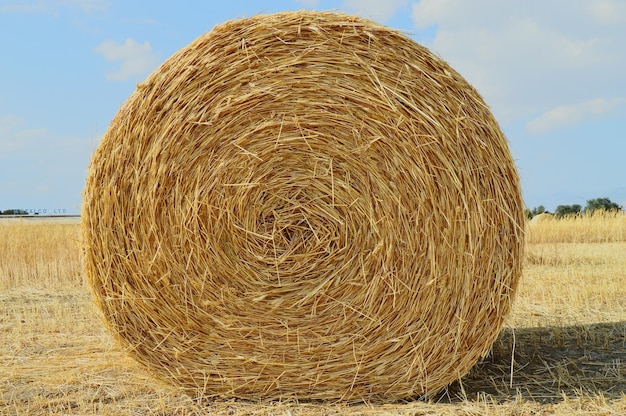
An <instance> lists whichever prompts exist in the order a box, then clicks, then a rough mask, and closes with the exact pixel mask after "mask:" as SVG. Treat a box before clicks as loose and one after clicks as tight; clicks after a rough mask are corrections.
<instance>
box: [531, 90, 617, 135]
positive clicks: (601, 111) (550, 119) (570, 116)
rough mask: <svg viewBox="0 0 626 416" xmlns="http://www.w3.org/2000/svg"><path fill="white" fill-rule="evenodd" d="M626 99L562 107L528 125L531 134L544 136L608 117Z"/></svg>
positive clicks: (603, 100)
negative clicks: (553, 131) (560, 129)
mask: <svg viewBox="0 0 626 416" xmlns="http://www.w3.org/2000/svg"><path fill="white" fill-rule="evenodd" d="M625 102H626V98H594V99H592V100H588V101H584V102H582V103H578V104H572V105H561V106H558V107H555V108H553V109H551V110H548V111H546V112H545V113H543V114H542V115H541V116H539V117H537V118H536V119H534V120H531V121H530V122H528V123H527V124H526V130H528V132H530V133H531V134H543V133H546V132H549V131H552V130H556V129H559V128H563V127H571V126H574V125H577V124H581V123H583V122H585V121H588V120H593V119H597V118H599V117H602V116H604V115H608V114H609V113H610V112H612V111H613V110H614V109H615V108H616V107H617V106H619V105H620V104H623V103H625Z"/></svg>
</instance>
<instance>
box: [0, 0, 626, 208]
mask: <svg viewBox="0 0 626 416" xmlns="http://www.w3.org/2000/svg"><path fill="white" fill-rule="evenodd" d="M299 9H312V10H335V11H343V12H347V13H350V14H358V15H361V16H363V17H368V18H371V19H373V20H375V21H377V22H379V23H382V24H384V25H387V26H389V27H392V28H395V29H399V30H401V31H404V32H406V33H407V34H408V35H409V36H410V37H411V38H412V39H414V40H415V41H417V42H419V43H421V44H422V45H424V46H426V47H428V48H429V49H431V50H432V51H433V52H435V53H436V54H437V55H439V56H441V57H442V58H443V59H444V60H446V61H447V62H448V63H449V64H450V65H452V67H453V68H455V69H456V70H457V71H458V72H460V73H461V75H463V77H465V78H466V79H467V80H468V81H469V82H470V83H471V84H472V85H474V86H475V87H476V88H477V89H478V91H479V92H480V93H481V95H482V96H483V97H484V99H485V101H486V102H487V104H488V105H489V106H490V107H491V109H492V112H493V114H494V115H495V117H496V119H497V120H498V122H499V123H500V126H501V128H502V130H503V131H504V133H505V135H506V136H507V138H508V139H509V142H510V148H511V153H512V155H513V158H514V159H515V162H516V165H517V167H518V171H519V174H520V178H521V181H522V187H523V193H524V200H525V203H526V205H527V206H528V207H529V208H533V207H536V206H538V205H544V206H545V207H546V208H547V209H548V210H553V209H554V208H556V206H557V205H561V204H563V205H570V204H580V205H582V206H585V204H586V201H587V200H588V199H592V198H597V197H608V198H610V199H611V200H612V201H614V202H617V203H619V204H624V205H626V76H625V75H624V74H626V52H625V49H624V45H625V44H626V1H624V0H507V1H502V0H472V1H467V0H420V1H404V0H380V1H379V0H334V1H330V0H329V1H326V0H299V1H297V0H279V1H265V2H264V1H246V0H242V1H229V2H223V1H219V2H218V1H178V2H174V1H162V0H151V1H140V0H137V1H132V0H127V1H122V0H0V51H1V52H0V210H5V209H13V208H16V209H25V210H28V211H39V212H42V213H43V212H44V210H45V213H48V214H54V213H67V214H78V213H79V212H80V204H81V192H82V189H83V186H84V183H85V178H86V174H87V167H88V164H89V160H90V157H91V154H92V152H93V150H94V149H95V147H96V146H97V144H98V142H99V140H100V138H101V136H102V134H103V133H104V132H105V131H106V129H107V126H108V124H109V122H110V121H111V119H112V118H113V117H114V115H115V113H116V112H117V110H118V109H119V108H120V106H121V105H122V104H123V103H124V102H125V101H126V99H127V98H128V97H129V96H130V94H131V93H132V92H133V91H134V90H135V88H136V84H137V83H140V82H141V81H143V80H144V79H145V78H146V77H147V76H148V75H149V74H150V73H151V72H152V71H153V70H155V69H156V68H157V67H158V65H159V64H160V63H161V62H163V61H164V60H165V59H167V58H168V57H169V56H171V55H172V54H173V53H174V52H176V51H177V50H178V49H180V48H182V47H184V46H185V45H187V44H188V43H190V42H191V41H192V40H194V39H195V38H197V37H198V36H200V35H201V34H203V33H205V32H208V31H210V30H211V28H212V27H213V26H215V25H217V24H220V23H223V22H224V21H226V20H230V19H234V18H240V17H249V16H252V15H255V14H259V13H272V12H278V11H284V10H299Z"/></svg>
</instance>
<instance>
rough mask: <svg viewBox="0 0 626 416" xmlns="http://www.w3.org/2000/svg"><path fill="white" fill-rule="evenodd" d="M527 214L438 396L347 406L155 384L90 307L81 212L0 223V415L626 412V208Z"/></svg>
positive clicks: (542, 413)
mask: <svg viewBox="0 0 626 416" xmlns="http://www.w3.org/2000/svg"><path fill="white" fill-rule="evenodd" d="M568 221H569V222H568ZM585 221H586V222H585ZM529 227H531V228H529V234H528V246H527V249H526V255H525V265H524V274H523V278H522V280H521V283H520V286H519V289H518V293H517V298H516V300H515V304H514V308H513V311H512V313H511V315H510V316H509V317H508V318H507V323H506V325H505V328H504V329H503V331H502V332H501V334H500V336H499V337H498V339H497V341H496V342H495V344H494V345H493V348H492V352H491V354H490V355H489V356H487V357H486V358H485V359H484V360H483V361H481V362H479V363H478V364H477V365H476V366H475V367H474V368H473V369H472V371H471V372H470V373H469V374H468V375H467V376H466V377H464V378H463V379H462V380H460V381H458V382H456V383H454V384H453V385H451V386H449V387H448V388H447V389H446V390H445V391H443V392H441V393H439V394H438V395H436V396H433V397H430V398H416V400H414V401H409V402H403V403H387V404H361V405H350V406H349V405H346V404H341V403H295V402H292V401H289V402H271V403H250V402H240V401H235V400H221V401H220V400H217V401H210V402H201V403H199V402H194V401H193V400H192V399H190V398H189V397H187V396H185V395H184V394H182V393H180V392H178V391H176V390H173V389H172V388H170V387H169V386H165V385H161V384H159V383H158V382H156V381H155V380H154V379H153V378H152V377H151V376H150V375H149V374H147V373H146V372H145V371H144V369H143V368H141V367H139V365H138V364H136V363H135V362H134V361H132V360H131V359H130V358H128V356H127V355H126V354H125V353H124V351H122V350H121V349H120V348H119V347H118V346H117V344H116V343H115V342H114V341H113V340H112V338H111V336H110V335H109V334H108V333H107V332H106V330H105V329H104V327H103V325H102V323H101V321H100V320H99V318H98V313H97V311H96V310H95V308H94V306H93V304H92V302H91V298H90V293H89V288H88V287H87V286H86V285H85V284H84V283H83V280H82V266H81V264H80V250H79V226H78V224H71V223H70V224H61V223H55V224H48V223H45V222H42V223H38V224H23V223H19V222H17V223H15V222H14V223H11V224H9V223H0V362H2V365H1V366H0V414H2V415H48V414H58V415H65V414H68V415H92V414H98V415H163V416H165V415H203V414H224V415H247V414H259V415H263V414H265V415H326V414H328V415H345V414H351V415H457V414H458V415H548V414H563V415H566V414H567V415H570V414H573V415H623V414H626V365H625V363H626V255H625V253H626V217H624V218H623V219H622V218H619V217H618V218H613V219H611V218H605V219H602V220H600V219H586V220H584V221H583V220H582V219H581V220H579V221H578V222H576V221H575V220H560V222H557V220H554V221H547V222H540V223H536V224H530V225H529Z"/></svg>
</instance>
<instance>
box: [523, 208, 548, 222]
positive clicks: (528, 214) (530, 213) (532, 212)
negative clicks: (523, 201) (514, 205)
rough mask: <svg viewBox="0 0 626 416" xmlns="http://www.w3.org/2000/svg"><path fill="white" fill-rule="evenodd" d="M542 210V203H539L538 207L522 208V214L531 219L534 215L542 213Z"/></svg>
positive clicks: (544, 210) (543, 210) (544, 209)
mask: <svg viewBox="0 0 626 416" xmlns="http://www.w3.org/2000/svg"><path fill="white" fill-rule="evenodd" d="M544 212H546V208H545V207H544V206H543V205H539V206H538V207H535V208H533V209H528V208H526V209H525V210H524V214H525V215H526V217H527V218H528V219H531V218H532V217H534V216H535V215H539V214H543V213H544Z"/></svg>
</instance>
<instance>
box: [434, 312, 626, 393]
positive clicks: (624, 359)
mask: <svg viewBox="0 0 626 416" xmlns="http://www.w3.org/2000/svg"><path fill="white" fill-rule="evenodd" d="M624 394H626V321H624V322H610V323H597V324H591V325H575V326H566V327H534V328H506V329H504V330H503V331H502V333H501V334H500V336H499V337H498V339H497V340H496V342H495V343H494V345H493V347H492V352H491V354H489V356H487V357H486V358H484V359H483V360H482V361H480V362H479V363H478V364H476V365H475V366H474V368H473V369H472V370H471V371H470V373H469V374H468V375H467V376H465V377H464V378H463V379H462V380H460V381H458V382H455V383H453V384H452V385H450V386H449V387H448V388H447V389H446V390H445V391H444V392H442V393H439V394H438V395H437V397H434V398H433V400H434V401H438V402H448V403H457V402H459V401H462V400H464V399H470V400H471V399H475V398H476V397H479V396H486V397H488V398H490V399H491V400H493V401H495V402H504V401H508V400H511V399H515V398H516V397H519V396H521V397H522V398H524V399H526V400H533V401H536V402H541V403H555V402H559V401H562V400H564V399H565V398H577V397H581V396H587V397H588V396H597V395H602V396H604V397H605V398H607V399H609V400H613V399H619V398H621V397H623V395H624Z"/></svg>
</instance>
